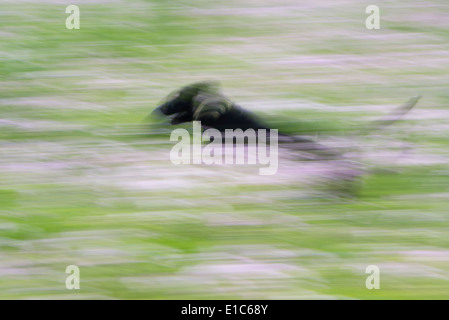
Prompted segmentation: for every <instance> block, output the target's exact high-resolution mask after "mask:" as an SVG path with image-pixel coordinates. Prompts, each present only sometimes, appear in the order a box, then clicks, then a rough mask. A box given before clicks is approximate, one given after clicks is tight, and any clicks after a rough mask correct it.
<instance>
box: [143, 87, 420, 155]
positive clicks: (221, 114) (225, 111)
mask: <svg viewBox="0 0 449 320" xmlns="http://www.w3.org/2000/svg"><path fill="white" fill-rule="evenodd" d="M419 98H420V97H414V98H411V99H410V100H409V101H408V102H407V103H406V104H404V105H403V106H401V107H399V108H397V109H395V110H393V112H392V113H390V114H389V115H387V116H386V117H384V118H382V119H380V120H377V121H374V122H372V123H370V124H367V126H366V127H365V129H368V131H373V130H377V129H379V128H380V127H384V126H387V125H390V124H391V123H393V122H395V121H397V120H399V119H400V118H401V117H402V115H404V114H405V113H406V112H408V111H409V110H410V109H412V108H413V106H414V105H415V104H416V103H417V101H418V100H419ZM152 115H156V116H168V117H171V124H173V125H176V124H180V123H185V122H191V121H201V125H202V127H203V128H214V129H217V130H218V131H220V132H224V131H225V130H226V129H242V130H247V129H254V130H255V131H256V132H257V130H259V129H266V130H267V133H268V132H269V130H270V128H269V127H268V126H266V125H265V124H264V123H263V122H262V121H261V120H260V119H259V118H258V117H257V116H256V115H255V114H253V113H252V112H250V111H247V110H244V109H243V108H241V107H240V106H238V105H237V104H235V103H233V102H232V101H230V100H229V99H228V98H226V97H225V96H224V95H223V94H221V92H220V89H219V84H218V83H217V82H198V83H194V84H191V85H188V86H185V87H183V88H181V89H180V90H177V91H175V92H173V93H171V94H170V95H169V96H168V97H167V98H166V100H165V102H164V103H163V104H162V105H160V106H159V107H157V108H156V109H155V110H154V111H153V112H152ZM363 133H366V130H363ZM279 139H280V142H287V143H293V145H294V148H295V149H298V150H302V151H308V152H312V153H313V154H315V155H318V158H319V159H322V158H323V157H324V158H329V157H331V158H335V157H339V156H341V152H338V151H336V150H332V149H330V148H328V147H325V146H323V145H320V144H318V143H316V142H314V141H312V140H309V139H306V138H303V137H298V136H292V135H288V134H284V133H282V132H279ZM315 159H316V157H315Z"/></svg>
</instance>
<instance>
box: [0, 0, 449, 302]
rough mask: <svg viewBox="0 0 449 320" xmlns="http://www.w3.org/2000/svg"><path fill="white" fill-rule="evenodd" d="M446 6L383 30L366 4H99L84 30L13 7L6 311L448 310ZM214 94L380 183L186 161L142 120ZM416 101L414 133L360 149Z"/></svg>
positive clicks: (0, 125)
mask: <svg viewBox="0 0 449 320" xmlns="http://www.w3.org/2000/svg"><path fill="white" fill-rule="evenodd" d="M431 3H432V4H433V6H430V5H429V6H428V7H418V6H414V5H412V4H410V6H409V7H407V6H406V5H404V6H403V7H401V6H397V5H396V4H395V2H390V1H387V2H385V3H382V4H381V14H382V18H381V29H380V30H366V29H365V27H364V20H365V18H366V15H365V14H364V5H361V4H360V3H359V2H355V1H354V2H353V3H351V4H345V5H338V6H336V5H335V3H333V2H330V1H325V2H324V3H323V4H322V5H321V6H319V5H318V4H317V5H316V6H315V5H310V6H308V7H301V6H298V5H297V4H296V3H295V2H293V1H288V0H286V1H283V2H282V3H278V2H273V1H265V2H263V3H259V2H257V3H256V2H251V1H249V2H247V3H241V2H236V1H231V2H229V1H213V2H212V1H200V2H196V3H195V4H187V3H186V2H184V1H174V2H173V1H172V2H170V4H167V3H165V2H163V1H138V0H135V1H127V2H116V3H107V4H106V3H105V4H102V3H96V2H95V1H92V2H89V3H85V4H81V5H80V10H81V29H80V30H67V29H66V28H65V19H66V17H67V15H66V14H65V13H64V12H65V6H64V5H61V4H52V3H47V2H46V1H43V2H39V3H38V2H27V3H24V4H14V3H13V2H9V3H5V4H2V13H1V16H2V28H1V30H0V33H1V34H2V38H3V39H4V41H2V42H1V43H0V60H1V61H0V88H1V90H0V114H1V117H0V155H1V156H0V183H1V187H0V274H1V275H2V276H1V277H0V298H1V299H7V298H13V299H30V298H32V299H36V298H37V299H47V298H61V299H83V298H85V299H87V298H98V299H113V298H119V299H226V298H233V299H243V298H244V299H258V298H262V299H282V298H284V299H311V298H324V299H420V298H422V299H447V297H448V296H449V282H448V278H447V273H448V271H449V268H448V264H447V259H448V256H449V254H448V253H449V241H448V237H447V234H448V231H449V218H448V210H447V195H448V194H449V189H448V182H449V177H448V174H449V167H448V164H447V161H446V160H445V159H447V151H446V150H447V149H448V147H449V140H448V139H447V131H448V129H449V127H447V116H448V114H447V113H446V112H445V111H446V110H445V106H446V105H447V104H448V102H449V95H448V93H447V85H448V76H447V72H446V71H445V70H448V67H449V60H448V59H447V56H448V55H447V53H448V52H449V50H448V49H449V45H448V44H447V36H448V32H447V25H443V24H442V23H439V22H438V21H440V19H439V18H438V17H440V12H444V7H445V6H446V5H445V2H444V1H443V0H434V1H431ZM268 8H271V11H270V10H268ZM434 22H435V23H434ZM429 24H431V25H432V26H429ZM204 79H217V80H220V81H221V82H222V84H223V88H224V92H225V93H226V94H229V95H230V96H231V97H232V99H234V100H235V101H237V102H239V103H240V102H241V104H242V106H246V105H249V106H251V107H252V108H253V110H254V111H255V112H257V113H258V114H260V115H261V117H264V118H265V119H267V122H269V123H270V124H272V125H273V126H275V127H278V128H279V129H281V130H283V131H285V132H290V133H302V134H307V135H311V136H319V137H320V139H322V140H323V143H324V144H326V143H327V142H328V140H330V142H332V139H334V138H338V139H343V140H344V141H346V143H348V142H349V145H350V147H351V148H353V149H354V150H359V153H358V154H357V155H355V156H354V161H355V162H356V163H358V165H360V167H361V168H362V169H363V171H364V174H363V175H361V176H360V177H359V178H358V180H357V181H356V183H354V185H352V184H351V183H350V182H348V181H346V182H345V181H342V180H339V179H336V180H333V179H332V177H333V175H334V174H336V173H339V172H340V173H341V172H342V171H341V170H343V169H344V166H345V165H348V166H351V168H352V166H355V164H349V162H344V161H343V162H338V163H335V164H327V165H326V163H314V162H310V161H303V162H301V161H297V162H296V163H295V162H293V163H295V166H297V170H296V171H297V172H296V171H295V172H294V173H292V174H289V173H288V172H286V171H285V170H286V169H285V168H284V167H280V168H279V171H280V173H279V174H278V175H276V176H273V177H271V178H270V179H263V178H261V177H260V176H258V175H257V169H254V168H250V167H242V166H237V167H220V166H216V167H209V166H193V165H192V166H174V165H172V164H171V163H170V161H169V158H168V156H169V150H170V147H171V145H172V144H171V143H170V141H169V132H168V131H167V130H166V131H161V132H159V131H158V132H157V133H151V134H146V135H145V133H148V132H149V131H150V130H149V129H147V127H145V126H144V125H143V124H142V121H143V119H144V118H145V116H146V115H147V114H148V113H149V112H151V110H152V109H153V108H154V107H156V106H157V104H158V103H159V101H160V100H161V99H162V98H163V97H164V96H165V95H166V94H168V93H169V92H170V91H171V90H173V89H175V88H177V87H179V86H181V85H184V84H187V83H190V82H194V81H201V80H204ZM416 94H421V95H422V96H423V98H422V100H421V101H420V102H419V104H418V105H417V107H416V109H415V110H413V111H412V113H411V116H412V118H410V119H405V120H404V121H401V122H399V123H397V124H396V125H395V126H392V127H391V128H387V129H385V130H383V131H380V132H377V133H375V134H374V135H371V136H366V137H360V136H356V132H357V131H358V130H359V129H360V128H363V127H364V126H365V125H366V123H368V121H369V120H370V119H374V118H376V117H378V116H381V115H382V114H385V113H386V112H387V111H386V110H390V109H392V108H393V107H394V106H395V105H399V104H401V103H403V102H404V101H406V99H407V98H408V97H410V96H413V95H416ZM291 104H294V105H295V107H293V108H292V107H290V105H291ZM296 106H297V107H296ZM186 127H188V126H186ZM288 163H289V164H292V162H288ZM323 168H325V169H326V170H327V171H325V173H320V172H321V171H319V170H321V169H323ZM314 170H317V171H314ZM329 170H330V171H329ZM309 173H310V174H309ZM348 190H351V192H352V193H348ZM72 264H74V265H77V266H79V267H80V270H81V290H79V291H76V292H75V291H69V290H67V289H66V288H65V279H66V276H67V275H66V274H65V268H66V267H67V266H68V265H72ZM371 264H374V265H377V266H379V267H380V270H381V289H380V290H368V289H366V288H365V280H366V277H367V276H368V275H367V274H365V268H366V267H367V266H368V265H371Z"/></svg>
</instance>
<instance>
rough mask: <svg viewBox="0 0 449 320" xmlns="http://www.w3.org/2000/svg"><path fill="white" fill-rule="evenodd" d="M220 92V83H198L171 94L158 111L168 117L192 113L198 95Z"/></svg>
mask: <svg viewBox="0 0 449 320" xmlns="http://www.w3.org/2000/svg"><path fill="white" fill-rule="evenodd" d="M218 91H219V84H218V82H213V81H205V82H197V83H194V84H191V85H188V86H185V87H183V88H181V89H179V90H177V91H174V92H172V93H171V94H169V95H168V96H167V98H166V99H165V100H164V101H165V102H164V103H163V104H162V105H160V106H159V107H158V108H157V110H160V111H161V112H162V113H163V114H164V115H167V116H169V115H173V114H175V113H182V112H192V110H193V102H194V99H195V97H196V96H197V95H199V94H204V93H207V94H216V93H218Z"/></svg>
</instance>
